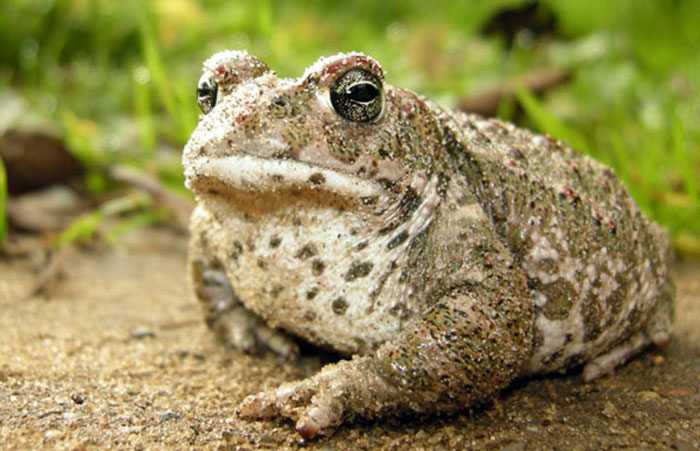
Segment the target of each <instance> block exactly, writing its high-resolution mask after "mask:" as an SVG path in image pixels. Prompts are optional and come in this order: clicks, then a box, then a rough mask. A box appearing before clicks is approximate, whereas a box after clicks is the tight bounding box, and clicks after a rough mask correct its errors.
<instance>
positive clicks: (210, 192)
mask: <svg viewBox="0 0 700 451" xmlns="http://www.w3.org/2000/svg"><path fill="white" fill-rule="evenodd" d="M208 192H209V194H213V195H217V194H219V190H218V189H214V188H209V190H208Z"/></svg>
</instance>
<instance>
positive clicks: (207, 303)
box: [190, 258, 299, 360]
mask: <svg viewBox="0 0 700 451" xmlns="http://www.w3.org/2000/svg"><path fill="white" fill-rule="evenodd" d="M190 273H191V275H192V281H193V283H194V288H195V293H196V294H197V298H198V299H199V300H200V302H202V304H203V306H204V309H205V315H206V323H207V325H208V326H209V328H210V329H212V330H213V331H214V333H215V334H216V336H217V337H218V338H219V339H220V340H221V341H223V342H224V343H225V344H226V345H228V346H231V347H233V348H236V349H240V350H241V351H243V352H246V353H248V354H261V353H263V352H265V351H271V352H273V353H274V354H277V355H279V356H281V357H283V358H285V359H288V360H294V359H296V358H297V357H298V356H299V347H298V346H297V344H296V343H295V342H294V341H293V340H292V339H291V338H289V337H288V336H286V335H285V334H284V333H282V332H280V331H278V330H275V329H272V328H270V327H269V326H268V325H267V324H265V322H264V321H263V320H262V319H261V318H260V317H258V316H257V315H255V314H254V313H253V312H251V311H250V310H248V309H246V308H245V306H243V304H242V303H241V302H240V301H239V300H238V297H237V296H236V293H235V292H234V291H233V288H232V287H231V283H230V282H229V281H228V278H227V277H226V274H225V273H224V271H223V269H221V268H220V267H218V266H217V265H214V264H212V263H211V262H209V261H208V260H207V259H205V258H197V259H194V260H193V261H192V262H191V271H190Z"/></svg>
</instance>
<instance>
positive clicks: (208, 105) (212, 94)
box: [197, 73, 219, 114]
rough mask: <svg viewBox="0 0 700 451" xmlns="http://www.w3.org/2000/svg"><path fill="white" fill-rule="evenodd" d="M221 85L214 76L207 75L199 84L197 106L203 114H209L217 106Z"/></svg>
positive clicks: (203, 76) (204, 75)
mask: <svg viewBox="0 0 700 451" xmlns="http://www.w3.org/2000/svg"><path fill="white" fill-rule="evenodd" d="M218 92H219V84H218V83H217V82H216V78H214V75H213V74H210V73H205V74H203V75H202V76H201V77H200V78H199V82H197V105H199V109H200V110H202V113H204V114H207V113H208V112H209V111H211V109H212V108H214V105H216V96H217V94H218Z"/></svg>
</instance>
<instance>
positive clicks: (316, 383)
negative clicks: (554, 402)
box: [238, 277, 532, 438]
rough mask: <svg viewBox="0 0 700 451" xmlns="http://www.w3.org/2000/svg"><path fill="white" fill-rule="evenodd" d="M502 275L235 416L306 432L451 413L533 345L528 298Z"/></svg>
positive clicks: (500, 382)
mask: <svg viewBox="0 0 700 451" xmlns="http://www.w3.org/2000/svg"><path fill="white" fill-rule="evenodd" d="M506 279H510V280H501V281H499V282H500V283H502V285H501V284H499V283H495V284H493V285H494V286H495V287H498V288H494V289H491V290H489V289H488V288H484V287H464V288H460V289H455V290H453V291H452V292H451V293H449V294H448V295H446V296H444V297H443V298H442V299H441V300H440V301H439V302H438V303H436V304H435V305H434V307H433V308H432V309H431V310H430V311H429V312H428V313H427V314H426V315H425V317H424V318H423V319H422V320H421V321H419V322H416V323H415V324H414V325H412V326H411V327H409V328H407V329H406V330H404V331H403V332H402V333H401V335H399V336H398V337H397V338H396V339H395V340H393V341H391V342H388V343H386V344H384V345H383V346H382V347H380V348H379V349H378V350H377V352H376V353H375V354H374V355H372V356H365V357H359V358H354V359H353V360H349V361H342V362H340V363H337V364H334V365H328V366H326V367H324V368H323V369H322V370H321V371H320V372H319V373H318V374H316V375H315V376H313V377H310V378H308V379H305V380H302V381H298V382H292V383H286V384H283V385H281V386H280V387H279V388H277V389H276V390H272V391H268V392H264V393H261V394H258V395H253V396H249V397H248V398H246V399H245V400H244V401H243V403H242V404H241V406H240V408H239V410H238V412H239V415H240V416H242V417H244V418H252V419H264V418H272V417H276V416H283V417H288V418H291V419H293V420H295V421H296V428H297V431H298V432H299V433H300V434H301V435H302V436H303V437H304V438H311V437H314V436H316V435H317V434H319V433H322V432H324V431H329V430H332V428H334V427H335V426H338V425H340V424H341V423H344V422H346V421H351V420H353V419H355V418H378V417H383V416H387V415H393V414H403V413H410V412H416V413H423V412H426V413H427V412H450V411H454V410H457V409H459V408H463V407H465V406H467V405H469V404H474V403H478V402H480V401H483V400H485V399H487V398H488V397H489V396H490V395H492V394H493V393H495V392H496V391H497V390H499V389H500V388H502V387H504V386H506V385H507V384H508V383H509V382H510V381H511V380H512V379H513V378H514V377H516V376H517V375H518V373H519V369H520V366H521V364H522V363H523V361H524V360H525V359H526V358H527V356H528V355H529V351H530V342H531V324H532V313H531V312H530V308H529V306H530V302H527V300H526V299H523V298H522V296H525V294H524V289H523V287H522V284H521V283H520V282H521V280H522V279H521V278H520V277H512V278H506Z"/></svg>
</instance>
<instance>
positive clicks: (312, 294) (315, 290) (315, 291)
mask: <svg viewBox="0 0 700 451" xmlns="http://www.w3.org/2000/svg"><path fill="white" fill-rule="evenodd" d="M317 294H318V288H312V289H311V290H309V291H307V292H306V299H308V300H311V299H313V298H315V297H316V295H317Z"/></svg>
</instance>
